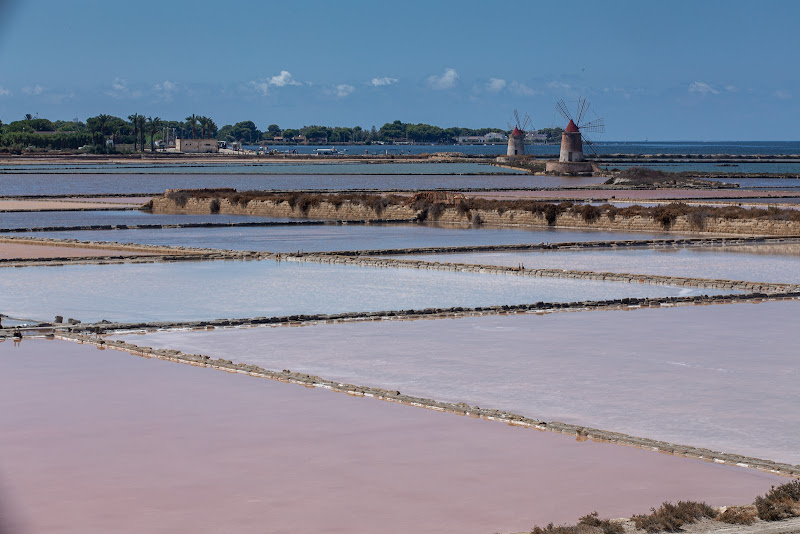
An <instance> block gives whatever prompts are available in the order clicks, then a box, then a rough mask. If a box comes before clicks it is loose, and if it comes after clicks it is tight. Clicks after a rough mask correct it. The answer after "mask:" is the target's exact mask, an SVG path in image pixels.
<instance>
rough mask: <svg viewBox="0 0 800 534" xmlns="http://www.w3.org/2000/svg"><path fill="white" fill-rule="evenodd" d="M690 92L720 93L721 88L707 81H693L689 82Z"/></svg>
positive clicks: (702, 93)
mask: <svg viewBox="0 0 800 534" xmlns="http://www.w3.org/2000/svg"><path fill="white" fill-rule="evenodd" d="M689 92H690V93H699V94H701V95H708V94H711V95H718V94H719V89H714V88H713V87H711V86H710V85H708V84H707V83H706V82H692V83H690V84H689Z"/></svg>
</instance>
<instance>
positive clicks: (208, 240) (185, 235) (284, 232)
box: [26, 224, 680, 252]
mask: <svg viewBox="0 0 800 534" xmlns="http://www.w3.org/2000/svg"><path fill="white" fill-rule="evenodd" d="M26 235H31V236H35V237H50V238H55V239H80V240H81V241H117V242H121V243H138V244H149V245H170V246H176V245H177V246H189V247H202V248H223V249H235V250H262V251H263V250H267V251H271V252H297V251H305V252H320V251H325V252H329V251H334V250H376V249H381V250H386V249H391V248H408V247H433V246H441V247H447V246H471V245H506V244H520V243H542V242H546V243H563V242H571V241H608V240H633V239H665V238H676V237H680V236H676V235H670V234H666V233H646V232H602V231H592V230H588V231H584V230H567V229H551V228H536V229H529V230H526V229H521V228H469V227H458V226H435V225H421V224H387V225H381V224H371V225H367V226H365V225H343V226H294V227H255V228H177V229H176V228H164V229H158V230H97V231H80V232H77V231H76V232H41V233H36V232H34V233H31V234H26Z"/></svg>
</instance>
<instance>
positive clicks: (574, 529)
mask: <svg viewBox="0 0 800 534" xmlns="http://www.w3.org/2000/svg"><path fill="white" fill-rule="evenodd" d="M624 533H625V528H624V527H623V526H622V525H621V524H619V523H615V522H613V521H611V520H609V519H600V518H599V516H598V514H597V512H592V513H591V514H589V515H585V516H583V517H581V518H580V520H578V524H577V525H559V526H555V525H553V523H550V524H549V525H547V526H546V527H538V526H537V527H533V530H531V534H624Z"/></svg>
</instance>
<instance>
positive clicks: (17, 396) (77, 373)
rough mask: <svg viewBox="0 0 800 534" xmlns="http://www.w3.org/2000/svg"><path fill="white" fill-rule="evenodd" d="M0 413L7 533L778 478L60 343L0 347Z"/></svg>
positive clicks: (249, 524)
mask: <svg viewBox="0 0 800 534" xmlns="http://www.w3.org/2000/svg"><path fill="white" fill-rule="evenodd" d="M0 405H1V406H3V409H2V410H0V428H2V432H0V490H2V491H3V493H2V494H0V497H3V499H2V502H0V510H5V511H6V512H5V513H6V515H10V516H11V521H13V522H14V523H15V524H17V525H19V529H18V531H19V532H31V533H40V532H42V533H43V532H48V533H54V532H55V533H67V532H76V533H78V532H79V533H81V534H92V533H108V532H115V533H128V532H130V533H137V534H139V533H143V532H147V533H161V532H163V533H174V532H193V533H206V532H208V533H212V532H213V533H217V532H237V533H238V532H245V533H246V532H253V533H256V532H257V533H264V532H287V533H288V532H388V533H392V532H398V533H408V532H467V533H469V532H476V533H478V532H481V533H486V532H496V531H519V530H524V529H529V528H530V527H531V526H532V525H533V524H534V523H544V522H548V521H556V522H562V521H573V520H575V519H576V518H577V516H579V515H582V514H585V513H587V512H590V511H592V510H598V511H599V512H600V513H601V514H602V515H604V516H627V515H629V514H631V513H634V512H643V511H646V510H647V509H648V508H649V507H650V506H652V505H656V504H658V503H660V502H661V501H663V500H666V499H670V500H676V499H680V498H683V499H705V500H708V501H709V502H711V503H713V504H717V505H720V504H729V503H744V502H749V501H750V500H752V498H753V497H754V496H755V495H756V494H758V493H761V492H763V491H765V490H767V489H768V488H769V487H770V485H772V484H775V483H779V482H781V481H782V479H779V478H778V477H775V476H772V475H767V474H764V473H760V472H757V471H753V470H747V469H742V468H733V467H728V466H721V465H716V464H713V463H706V462H702V461H699V460H691V459H687V458H680V457H675V456H669V455H664V454H658V453H654V452H650V451H644V450H638V449H634V448H629V447H622V446H616V445H610V444H601V443H593V442H578V441H575V440H574V439H572V438H570V437H568V436H564V435H560V434H554V433H548V432H538V431H536V430H531V429H522V428H514V427H509V426H506V425H503V424H500V423H494V422H487V421H482V420H478V419H471V418H466V417H458V416H455V415H452V414H446V413H438V412H433V411H428V410H424V409H421V408H414V407H407V406H403V405H398V404H391V403H387V402H383V401H377V400H374V399H367V398H357V397H351V396H348V395H345V394H341V393H333V392H330V391H325V390H318V389H310V388H304V387H301V386H297V385H293V384H283V383H279V382H273V381H269V380H266V379H258V378H253V377H249V376H244V375H233V374H228V373H224V372H220V371H214V370H210V369H205V368H197V367H191V366H187V365H182V364H176V363H170V362H164V361H160V360H148V359H143V358H139V357H135V356H131V355H129V354H127V353H123V352H118V351H111V350H105V351H99V350H97V349H96V348H94V347H92V346H89V345H77V344H72V343H67V342H61V341H43V340H28V339H26V340H23V342H22V344H21V345H20V346H19V347H14V346H12V345H11V343H10V342H2V343H0ZM0 513H2V512H0ZM1 520H2V517H0V522H2V521H1ZM7 520H8V519H7Z"/></svg>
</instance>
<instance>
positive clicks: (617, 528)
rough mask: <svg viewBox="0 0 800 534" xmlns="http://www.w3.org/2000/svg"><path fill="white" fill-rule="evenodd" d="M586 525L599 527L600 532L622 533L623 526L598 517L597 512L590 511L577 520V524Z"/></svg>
mask: <svg viewBox="0 0 800 534" xmlns="http://www.w3.org/2000/svg"><path fill="white" fill-rule="evenodd" d="M581 525H586V526H589V527H595V528H599V529H600V532H602V534H624V533H625V527H623V526H622V525H621V524H619V523H614V522H613V521H611V520H609V519H600V517H599V516H598V514H597V512H592V513H591V514H589V515H585V516H583V517H581V518H580V520H579V521H578V526H581Z"/></svg>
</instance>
